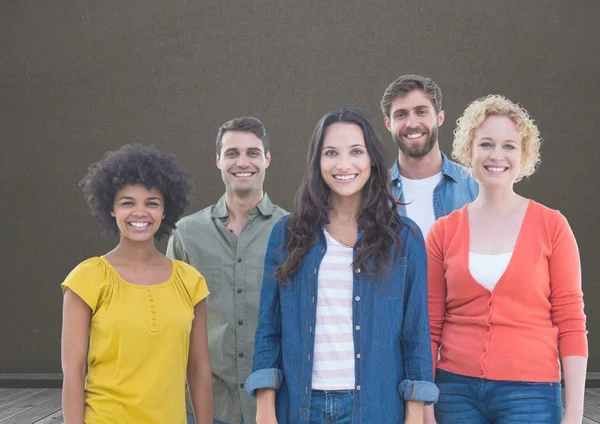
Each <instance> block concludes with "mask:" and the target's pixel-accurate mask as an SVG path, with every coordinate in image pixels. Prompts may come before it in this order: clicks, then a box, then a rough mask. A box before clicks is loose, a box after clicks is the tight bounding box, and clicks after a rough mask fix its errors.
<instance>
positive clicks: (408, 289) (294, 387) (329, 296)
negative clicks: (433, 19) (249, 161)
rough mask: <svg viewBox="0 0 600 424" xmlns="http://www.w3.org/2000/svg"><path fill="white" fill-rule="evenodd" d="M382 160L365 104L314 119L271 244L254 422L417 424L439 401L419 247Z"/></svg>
mask: <svg viewBox="0 0 600 424" xmlns="http://www.w3.org/2000/svg"><path fill="white" fill-rule="evenodd" d="M384 159H385V147H384V143H383V142H382V141H381V140H380V139H379V138H378V136H377V135H376V133H375V129H374V126H373V124H372V121H371V120H370V118H369V117H368V116H366V115H365V113H364V112H361V111H359V110H356V109H340V110H336V111H333V112H330V113H327V114H326V115H325V116H324V117H323V118H322V119H321V120H320V121H319V123H318V124H317V126H316V128H315V131H314V133H313V136H312V139H311V141H310V146H309V151H308V156H307V167H306V172H305V176H304V179H303V181H302V184H301V186H300V188H299V190H298V192H297V193H296V198H295V210H294V212H293V213H292V214H291V215H289V216H287V217H284V218H282V219H281V220H280V221H279V222H278V223H277V224H276V225H275V227H274V228H273V230H272V232H271V237H270V239H269V244H268V247H267V253H266V258H265V277H264V280H263V285H262V290H261V298H260V309H259V318H258V328H257V330H256V342H255V352H254V366H253V373H252V374H251V375H250V377H248V380H247V381H246V385H245V387H246V389H247V390H248V392H249V393H250V394H251V395H253V396H256V398H257V423H258V424H270V423H279V424H286V423H323V422H328V423H355V424H368V423H377V424H386V423H390V424H396V423H419V424H421V423H422V422H423V406H424V403H432V402H435V401H436V400H437V396H438V390H437V388H436V386H435V384H434V383H433V371H432V359H431V354H430V345H429V326H428V313H427V271H426V269H427V265H426V254H425V245H424V241H423V237H422V235H421V232H420V230H419V229H418V227H417V226H416V225H415V224H414V223H413V222H412V221H410V220H409V219H408V218H404V217H400V215H399V214H397V213H396V208H397V206H398V203H397V201H396V200H395V198H394V196H393V195H392V193H391V189H390V185H389V183H388V175H387V170H386V166H385V163H384Z"/></svg>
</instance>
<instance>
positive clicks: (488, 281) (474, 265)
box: [469, 252, 512, 291]
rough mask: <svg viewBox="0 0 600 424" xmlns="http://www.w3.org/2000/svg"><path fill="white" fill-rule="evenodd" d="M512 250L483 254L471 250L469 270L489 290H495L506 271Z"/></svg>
mask: <svg viewBox="0 0 600 424" xmlns="http://www.w3.org/2000/svg"><path fill="white" fill-rule="evenodd" d="M511 257H512V252H508V253H500V254H499V255H482V254H480V253H473V252H469V271H471V276H472V277H473V278H474V279H475V281H477V282H478V283H479V284H481V285H482V286H483V287H485V288H486V289H488V290H489V291H492V290H494V287H496V284H497V283H498V281H499V280H500V278H501V277H502V275H503V274H504V271H506V267H507V266H508V263H509V262H510V258H511Z"/></svg>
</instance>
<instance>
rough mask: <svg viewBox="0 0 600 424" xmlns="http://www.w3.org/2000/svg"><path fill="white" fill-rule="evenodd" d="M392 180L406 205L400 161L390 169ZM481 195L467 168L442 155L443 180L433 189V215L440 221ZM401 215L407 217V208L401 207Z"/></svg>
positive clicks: (393, 189)
mask: <svg viewBox="0 0 600 424" xmlns="http://www.w3.org/2000/svg"><path fill="white" fill-rule="evenodd" d="M390 179H391V182H392V191H393V193H394V196H395V197H396V198H397V199H398V200H399V201H400V202H402V203H404V195H403V194H402V181H401V180H400V168H399V167H398V160H396V161H395V162H394V166H392V168H390ZM478 193H479V184H477V181H475V178H473V177H472V176H471V175H470V174H469V173H468V171H467V170H466V168H465V167H463V166H461V165H459V164H457V163H454V162H452V161H451V160H450V159H448V158H447V157H446V155H445V154H443V153H442V179H441V180H440V182H439V183H438V185H437V186H436V187H435V188H434V189H433V213H434V214H435V219H436V220H438V219H440V218H441V217H442V216H446V215H450V213H451V212H453V211H455V210H457V209H460V208H462V207H463V206H464V205H466V204H467V203H470V202H472V201H473V200H475V198H476V197H477V194H478ZM400 214H401V215H406V206H404V205H401V206H400Z"/></svg>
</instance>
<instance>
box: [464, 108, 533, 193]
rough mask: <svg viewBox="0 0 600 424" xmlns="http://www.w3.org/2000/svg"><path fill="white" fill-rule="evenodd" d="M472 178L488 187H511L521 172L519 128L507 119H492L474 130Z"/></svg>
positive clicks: (498, 117)
mask: <svg viewBox="0 0 600 424" xmlns="http://www.w3.org/2000/svg"><path fill="white" fill-rule="evenodd" d="M472 143H473V146H472V162H471V165H472V167H473V175H474V176H475V178H476V179H477V181H478V182H479V184H481V185H483V186H485V187H486V188H507V187H512V185H513V184H514V182H515V180H516V179H517V177H518V175H519V172H520V170H521V158H522V152H523V150H522V143H521V135H520V134H519V132H518V131H517V126H516V125H515V123H514V122H513V121H511V120H510V119H509V118H507V117H506V116H489V117H487V118H486V119H485V121H483V124H481V126H479V128H477V129H476V130H475V134H474V137H473V142H472Z"/></svg>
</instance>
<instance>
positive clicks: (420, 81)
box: [380, 75, 442, 118]
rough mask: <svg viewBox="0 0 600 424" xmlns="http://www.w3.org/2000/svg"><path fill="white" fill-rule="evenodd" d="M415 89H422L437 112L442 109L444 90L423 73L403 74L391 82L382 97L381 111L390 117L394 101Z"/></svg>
mask: <svg viewBox="0 0 600 424" xmlns="http://www.w3.org/2000/svg"><path fill="white" fill-rule="evenodd" d="M413 90H421V91H423V92H424V93H425V95H426V96H427V98H428V99H429V100H430V101H431V103H432V104H433V108H434V109H435V111H436V113H439V112H440V111H441V110H442V90H441V89H440V87H439V86H438V85H437V84H436V83H435V82H433V80H432V79H431V78H427V77H423V76H421V75H402V76H401V77H400V78H398V79H397V80H396V81H394V82H393V83H391V84H390V85H389V86H388V88H386V89H385V92H384V93H383V98H382V99H381V103H380V106H381V111H382V112H383V115H384V116H386V117H388V118H389V117H390V108H391V107H392V103H393V101H394V100H396V99H397V98H398V97H404V96H406V95H407V94H408V93H410V92H411V91H413Z"/></svg>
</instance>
